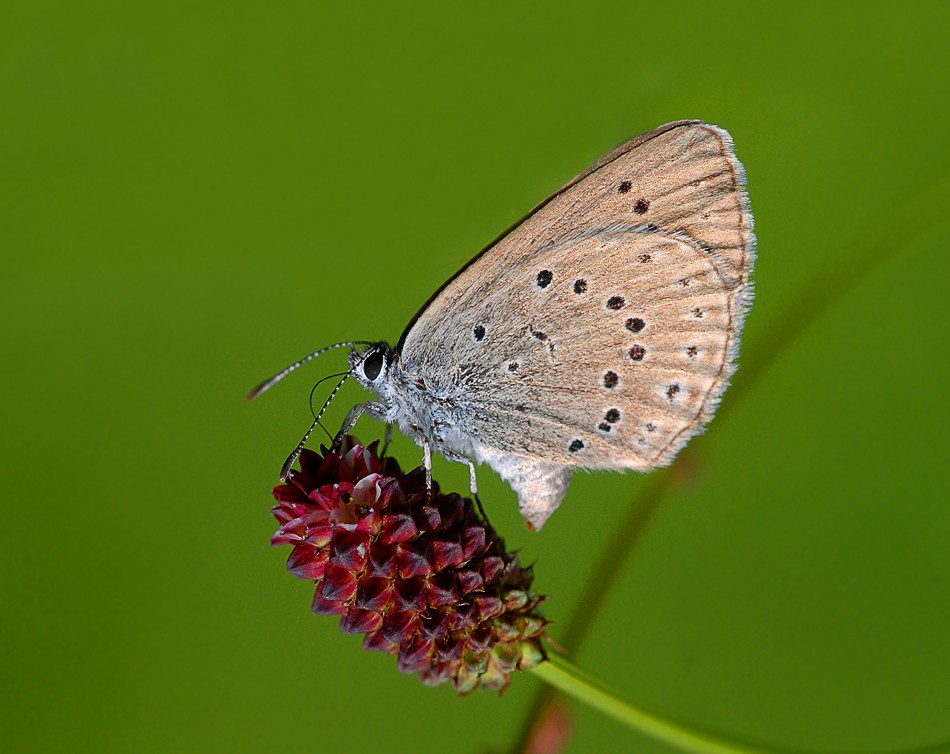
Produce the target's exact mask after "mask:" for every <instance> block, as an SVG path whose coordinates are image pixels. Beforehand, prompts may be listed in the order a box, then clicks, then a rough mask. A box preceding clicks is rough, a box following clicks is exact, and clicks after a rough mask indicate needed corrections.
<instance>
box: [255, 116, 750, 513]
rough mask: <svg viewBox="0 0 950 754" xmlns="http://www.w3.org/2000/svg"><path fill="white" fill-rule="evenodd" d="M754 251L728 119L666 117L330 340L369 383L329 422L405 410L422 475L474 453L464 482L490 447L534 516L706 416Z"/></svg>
mask: <svg viewBox="0 0 950 754" xmlns="http://www.w3.org/2000/svg"><path fill="white" fill-rule="evenodd" d="M754 259H755V235H754V231H753V218H752V214H751V210H750V208H749V202H748V197H747V195H746V192H745V173H744V170H743V167H742V165H741V164H740V163H739V161H738V159H737V158H736V156H735V150H734V147H733V143H732V139H731V138H730V136H729V134H728V133H727V132H726V131H724V130H723V129H721V128H718V127H716V126H712V125H709V124H706V123H703V122H701V121H696V120H690V121H677V122H674V123H668V124H666V125H663V126H660V127H659V128H657V129H655V130H653V131H650V132H649V133H646V134H643V135H642V136H638V137H637V138H635V139H633V140H631V141H629V142H627V143H626V144H624V145H622V146H621V147H619V148H618V149H616V150H614V151H613V152H611V153H610V154H608V155H606V156H605V157H603V158H602V159H601V160H600V161H598V162H597V163H596V164H595V165H593V166H592V167H590V168H589V169H588V170H586V171H585V172H583V173H582V174H581V175H579V176H577V177H576V178H574V179H573V180H572V181H570V182H569V183H567V184H566V185H565V186H564V187H563V188H561V189H560V190H558V191H557V192H555V193H554V194H552V195H551V196H550V197H549V198H547V199H546V200H545V201H543V202H542V203H541V204H539V205H538V206H537V207H535V208H534V209H533V210H532V211H531V212H530V213H528V215H527V216H526V217H524V218H523V219H522V220H521V221H519V222H518V223H517V224H515V225H514V226H513V227H512V228H511V229H509V230H508V231H507V232H505V233H504V234H503V235H502V236H500V237H499V238H498V239H497V240H495V241H494V242H492V243H491V244H489V245H488V246H487V247H486V248H485V249H484V250H482V252H481V253H479V254H478V255H477V256H476V257H475V258H474V259H472V260H471V261H470V262H469V263H468V264H467V265H465V267H464V268H463V269H462V270H461V271H459V272H458V273H457V274H456V275H455V276H454V277H452V278H451V279H450V280H448V281H447V282H446V283H445V284H444V285H443V286H442V287H441V288H440V289H439V290H437V291H436V292H435V293H434V294H433V295H432V297H431V298H430V299H429V301H428V302H427V303H426V304H425V305H424V306H423V307H422V309H420V310H419V312H418V313H417V314H416V316H415V317H414V318H413V319H412V320H411V321H410V323H409V324H408V326H407V327H406V329H405V330H404V332H403V333H402V336H401V337H400V339H399V341H398V343H397V344H396V345H395V346H390V345H389V344H387V343H385V342H369V341H351V342H348V343H344V344H336V345H335V346H331V348H332V347H339V346H347V347H350V348H351V351H350V354H349V371H348V373H347V377H353V378H354V379H356V381H357V382H359V383H360V384H361V385H362V386H363V387H364V388H366V389H367V390H368V391H370V392H371V393H373V394H374V399H373V400H370V401H366V402H364V403H360V404H358V405H356V406H355V407H353V409H352V410H351V411H350V412H349V414H348V415H347V417H346V419H345V421H344V422H343V425H342V427H341V429H340V433H339V434H338V437H341V436H342V435H343V434H346V433H347V432H349V431H350V430H351V429H352V428H353V426H354V425H355V424H356V421H357V419H358V418H359V417H360V416H361V415H362V414H364V413H366V414H369V415H371V416H373V417H375V418H376V419H378V420H380V421H382V422H385V423H386V424H387V430H388V428H389V427H391V426H392V425H397V426H398V427H399V428H400V430H401V431H402V432H403V433H404V434H406V435H407V436H408V437H410V438H411V439H412V440H414V441H415V442H416V443H417V444H418V445H420V446H421V447H422V448H423V453H424V465H425V468H426V471H427V474H431V471H430V470H431V454H432V451H433V450H435V451H437V452H439V453H441V454H442V455H443V456H444V457H446V458H447V459H449V460H451V461H458V462H462V463H466V464H468V466H469V469H470V473H471V484H472V491H473V493H474V492H476V490H477V488H476V480H475V463H485V464H487V465H488V466H489V467H491V468H492V469H493V470H494V471H495V472H496V473H497V474H498V475H499V476H500V477H501V478H502V479H504V480H505V481H506V482H507V483H508V484H509V485H510V486H511V487H512V489H513V490H514V491H515V493H516V494H517V496H518V507H519V510H520V512H521V513H522V515H523V516H524V518H525V519H526V520H527V521H528V523H529V525H530V526H531V527H533V528H535V529H540V528H541V527H542V526H543V525H544V523H545V521H547V519H548V517H549V516H550V515H551V514H552V513H553V511H554V510H555V509H556V508H557V507H558V505H559V504H560V503H561V501H562V500H563V498H564V496H565V494H566V492H567V489H568V485H569V483H570V479H571V474H572V472H573V471H574V470H575V469H578V468H584V469H635V470H637V471H649V470H651V469H655V468H657V467H661V466H666V465H668V464H670V463H671V462H672V460H673V458H674V457H675V456H676V454H677V453H678V452H679V450H680V449H681V448H682V447H683V446H684V445H685V444H686V442H687V441H688V440H689V439H690V438H691V437H693V436H694V435H696V434H697V433H699V432H701V431H702V430H703V428H704V427H705V426H706V424H707V422H708V421H709V420H710V419H711V418H712V416H713V413H714V412H715V410H716V406H717V404H718V403H719V400H720V398H721V396H722V394H723V391H724V390H725V389H726V386H727V384H728V381H729V377H730V376H731V375H732V373H733V371H734V370H735V359H736V355H737V351H738V348H739V338H740V334H741V331H742V325H743V321H744V319H745V315H746V312H747V310H748V308H749V305H750V303H751V300H752V286H751V283H750V275H751V272H752V268H753V262H754ZM326 350H328V349H321V350H320V351H317V352H315V353H314V354H311V355H310V356H308V357H306V358H305V359H303V360H301V361H300V362H297V363H296V364H294V365H292V366H291V367H288V368H287V369H285V370H284V371H283V372H281V373H280V374H278V375H277V376H275V377H274V378H272V379H271V380H268V381H266V382H264V383H262V384H261V385H260V386H258V388H256V389H255V391H252V395H255V394H257V393H259V392H261V391H263V390H264V389H267V388H268V387H270V385H272V384H273V383H274V382H276V381H277V380H279V379H281V378H282V377H283V376H285V375H286V374H287V373H289V371H292V370H293V369H296V368H297V367H298V366H300V365H301V364H303V363H305V362H306V361H309V360H310V359H311V358H314V357H315V356H317V355H319V354H321V353H323V352H324V351H326ZM344 379H345V378H344ZM341 384H342V383H341ZM337 389H339V386H338V388H337ZM334 394H335V391H334ZM331 397H332V396H331ZM318 419H319V416H318ZM315 424H316V422H315ZM312 429H313V427H311V430H312ZM308 435H309V432H308ZM306 439H307V436H305V437H304V440H303V441H302V442H301V444H300V446H298V450H297V451H296V452H295V454H292V455H291V457H290V458H289V459H288V462H287V463H286V464H285V467H284V472H283V474H284V475H287V474H289V473H290V466H291V465H292V463H293V462H294V460H295V459H296V457H297V454H298V453H299V451H300V449H301V448H302V447H303V445H304V443H305V442H306ZM428 478H429V479H430V480H431V476H429V477H428ZM430 484H431V481H430Z"/></svg>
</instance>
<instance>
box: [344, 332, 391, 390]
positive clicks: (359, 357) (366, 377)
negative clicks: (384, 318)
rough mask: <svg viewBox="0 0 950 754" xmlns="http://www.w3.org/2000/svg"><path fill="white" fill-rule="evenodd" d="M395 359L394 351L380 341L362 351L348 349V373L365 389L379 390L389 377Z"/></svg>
mask: <svg viewBox="0 0 950 754" xmlns="http://www.w3.org/2000/svg"><path fill="white" fill-rule="evenodd" d="M394 360H395V352H394V351H393V349H392V348H391V347H390V345H389V344H388V343H385V342H383V341H380V342H378V343H373V344H371V345H369V346H367V347H366V348H365V349H363V350H362V351H357V350H356V349H355V348H354V349H353V350H352V351H350V356H349V362H350V374H352V375H353V377H354V378H355V379H356V381H357V382H359V383H360V384H361V385H362V386H363V387H365V388H366V389H367V390H373V391H374V392H377V393H378V392H379V390H380V387H381V386H382V385H384V384H385V383H386V382H387V381H388V379H389V371H390V368H391V367H392V364H393V361H394Z"/></svg>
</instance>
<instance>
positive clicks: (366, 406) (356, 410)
mask: <svg viewBox="0 0 950 754" xmlns="http://www.w3.org/2000/svg"><path fill="white" fill-rule="evenodd" d="M366 411H369V412H370V413H371V414H376V415H377V416H378V415H385V413H386V407H385V406H383V404H381V403H375V402H374V401H366V403H357V404H356V405H355V406H353V408H351V409H350V411H349V413H348V414H347V415H346V418H345V419H344V420H343V424H342V425H340V431H339V432H337V433H336V437H334V438H333V447H334V448H336V447H339V445H340V442H341V441H342V440H343V435H347V434H349V433H350V430H352V429H353V427H355V426H356V422H358V421H359V418H360V417H361V416H362V415H363V414H364V413H365V412H366ZM387 427H388V425H387Z"/></svg>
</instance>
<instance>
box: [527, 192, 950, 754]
mask: <svg viewBox="0 0 950 754" xmlns="http://www.w3.org/2000/svg"><path fill="white" fill-rule="evenodd" d="M948 205H950V173H945V174H943V175H942V176H940V177H938V178H937V179H936V180H934V181H933V182H931V183H929V184H927V185H926V186H924V187H923V188H922V189H920V190H919V191H917V192H916V193H915V194H914V195H913V196H911V197H910V198H909V199H907V200H905V201H904V202H903V203H902V204H901V205H900V206H899V207H898V209H897V210H896V211H893V212H891V213H889V215H888V217H887V218H886V219H885V220H883V221H882V222H881V223H879V224H878V226H877V227H876V228H875V229H874V230H873V231H872V232H870V233H868V234H867V235H866V236H864V237H862V238H860V239H858V240H857V241H855V243H854V244H853V245H852V246H851V247H850V248H849V249H848V250H847V251H846V252H845V253H844V254H842V255H841V256H840V257H838V258H835V259H833V260H832V262H831V263H830V264H829V265H828V266H827V267H826V268H825V269H823V270H822V271H821V272H820V273H819V274H817V275H815V276H814V277H812V279H811V280H810V281H809V283H808V284H807V285H805V286H804V287H803V288H802V289H801V290H800V291H799V292H798V294H797V295H795V296H794V297H793V298H792V299H791V301H789V303H788V305H786V306H785V307H784V308H783V309H782V310H781V312H780V313H779V314H778V316H777V317H775V319H774V320H773V322H772V323H771V324H770V325H769V326H768V327H766V328H764V330H762V332H764V333H769V334H770V335H769V336H760V337H759V338H758V339H757V340H754V341H753V342H752V344H751V345H749V346H748V347H747V348H746V349H744V356H743V366H742V368H741V369H739V370H738V371H737V372H736V375H735V377H734V378H733V380H732V388H731V389H730V391H729V396H728V399H727V400H725V401H724V402H723V404H722V406H720V408H719V412H718V415H719V419H718V421H717V422H716V423H715V425H714V426H715V427H721V426H722V425H723V423H724V418H723V417H728V416H730V415H731V414H732V413H733V412H734V411H735V410H736V408H737V407H738V406H739V405H741V404H742V403H743V401H744V400H745V399H746V398H747V397H748V396H749V395H751V393H752V392H753V388H754V387H755V386H756V385H757V384H758V383H759V382H760V381H761V380H762V379H763V377H764V376H765V375H766V374H767V373H768V372H769V370H770V369H771V368H772V367H773V366H774V365H775V364H776V363H777V362H778V361H779V359H780V358H781V357H782V356H783V355H784V354H785V352H786V351H787V350H788V349H789V348H790V347H791V345H792V344H794V343H796V342H797V341H798V340H799V339H800V338H801V336H802V335H803V334H804V333H805V332H806V331H807V330H808V328H809V327H811V325H813V324H814V323H815V322H816V321H817V320H818V319H819V318H820V317H821V316H822V315H824V313H825V312H826V311H828V309H830V308H831V306H833V305H834V304H835V303H836V302H837V301H838V300H839V299H841V298H842V297H843V296H844V295H845V294H846V293H849V292H850V291H852V290H854V289H855V288H856V287H857V286H858V285H859V284H860V283H861V282H863V281H864V280H866V279H867V278H868V277H869V276H870V275H871V273H872V272H874V271H875V270H877V269H878V268H879V267H880V266H881V265H883V264H884V263H885V262H886V261H888V260H890V259H893V258H895V257H897V256H898V255H900V254H903V253H906V252H907V250H908V249H910V248H911V247H912V246H913V244H914V242H916V241H917V240H918V239H919V238H921V237H922V236H924V235H925V234H927V233H929V232H930V231H931V230H932V229H934V228H935V227H937V226H938V225H939V224H940V221H941V220H945V219H946V218H947V207H948ZM707 436H708V433H707V434H706V435H703V436H701V437H698V438H695V439H694V440H693V442H692V444H691V445H690V446H689V447H688V448H686V449H685V450H684V451H683V452H682V453H681V454H680V458H679V460H678V461H677V463H676V464H675V465H674V467H673V469H672V470H671V469H664V470H662V471H659V472H656V473H654V474H653V476H652V478H651V482H650V484H649V485H647V487H646V489H645V490H644V491H642V492H641V493H640V494H639V496H638V497H639V499H638V500H635V501H633V504H632V505H631V507H630V512H629V514H628V516H627V517H626V518H625V519H624V520H623V521H621V522H620V523H619V525H618V526H617V527H616V528H615V529H614V534H613V536H612V537H611V538H610V539H609V540H608V541H607V542H606V543H605V544H604V547H603V548H602V549H601V550H600V557H599V558H598V560H597V562H596V563H595V565H594V567H593V568H592V569H591V571H590V576H589V577H588V579H587V583H586V584H585V586H584V587H583V588H582V589H581V592H580V593H581V594H583V595H584V609H583V610H574V611H573V612H572V615H571V619H570V620H569V621H568V623H567V625H566V627H565V629H564V632H563V634H562V635H561V637H560V641H561V643H563V645H564V646H565V647H566V648H568V649H569V650H570V651H571V652H573V653H575V655H576V653H577V652H578V651H579V649H580V647H581V644H582V643H583V642H584V639H586V638H587V635H588V633H589V632H590V629H591V627H592V626H593V625H594V623H595V622H596V620H597V618H598V617H599V616H600V612H601V610H602V609H603V606H604V604H605V603H606V599H607V595H608V594H609V593H610V591H611V589H612V588H613V584H614V582H615V580H616V579H617V577H618V576H619V575H620V574H621V573H622V572H623V566H624V563H625V562H626V560H627V559H628V558H629V557H630V556H631V555H632V553H633V551H634V549H635V548H636V546H637V544H638V542H639V541H640V539H641V537H642V535H643V533H644V532H645V531H646V529H647V527H648V526H649V524H650V522H651V521H652V520H653V518H654V516H655V515H656V513H657V511H658V510H659V507H660V504H661V503H662V502H663V499H664V498H665V497H666V494H667V492H668V491H669V490H670V489H671V487H672V486H673V484H674V482H675V479H676V474H675V469H676V468H677V467H681V466H683V465H688V464H689V462H690V459H692V458H693V457H694V456H697V455H698V454H699V451H700V450H701V448H702V445H703V443H704V442H705V440H704V438H705V437H707ZM556 695H557V691H555V690H554V689H553V688H552V687H550V686H547V685H545V686H543V687H542V688H541V689H540V690H539V691H538V692H537V694H536V696H535V698H534V700H533V702H532V704H531V706H530V708H529V709H528V714H527V716H526V718H525V720H524V722H523V724H522V727H521V730H520V732H519V735H518V738H517V739H516V744H515V746H514V747H513V749H512V751H515V752H521V753H522V754H530V752H529V750H528V748H527V747H528V745H529V744H530V741H531V733H532V727H533V723H534V721H535V720H537V719H539V718H540V717H541V715H542V712H543V710H544V709H545V708H546V707H547V706H548V705H549V704H550V703H551V701H552V700H553V699H554V697H555V696H556Z"/></svg>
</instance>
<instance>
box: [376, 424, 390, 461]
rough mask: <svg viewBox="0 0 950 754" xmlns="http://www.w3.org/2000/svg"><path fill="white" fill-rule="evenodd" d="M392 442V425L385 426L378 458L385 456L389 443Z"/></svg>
mask: <svg viewBox="0 0 950 754" xmlns="http://www.w3.org/2000/svg"><path fill="white" fill-rule="evenodd" d="M392 441H393V425H392V424H387V425H386V434H385V435H383V450H382V452H381V453H380V454H379V455H380V456H385V455H386V451H387V450H389V443H391V442H392Z"/></svg>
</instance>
